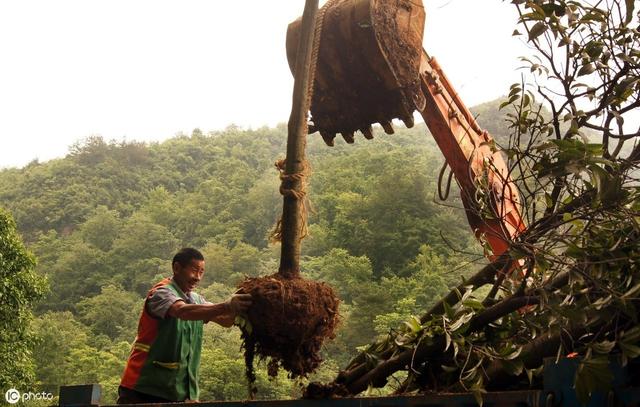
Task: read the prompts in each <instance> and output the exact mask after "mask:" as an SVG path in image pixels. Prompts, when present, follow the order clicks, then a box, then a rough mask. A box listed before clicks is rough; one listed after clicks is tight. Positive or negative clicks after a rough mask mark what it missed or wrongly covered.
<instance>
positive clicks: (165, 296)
mask: <svg viewBox="0 0 640 407" xmlns="http://www.w3.org/2000/svg"><path fill="white" fill-rule="evenodd" d="M178 300H180V301H184V300H183V299H182V298H180V297H178V296H177V295H176V294H175V293H174V292H173V291H171V290H170V289H169V288H167V287H160V288H158V289H157V290H156V291H155V292H154V293H153V294H152V295H151V297H149V298H147V301H146V305H145V307H146V309H147V312H148V313H149V314H150V315H151V316H152V317H154V318H158V319H164V318H165V317H166V316H167V312H168V311H169V308H171V306H172V305H173V304H174V303H175V302H176V301H178Z"/></svg>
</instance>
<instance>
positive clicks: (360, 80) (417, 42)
mask: <svg viewBox="0 0 640 407" xmlns="http://www.w3.org/2000/svg"><path fill="white" fill-rule="evenodd" d="M424 21H425V12H424V7H423V5H422V2H421V1H420V0H339V1H337V2H335V3H333V5H332V6H331V7H330V8H329V9H327V10H326V13H325V16H324V24H323V30H322V37H321V41H320V50H319V56H318V65H317V70H316V80H315V91H314V96H313V100H312V102H311V120H312V121H313V124H314V127H315V129H317V130H319V131H320V133H321V134H322V136H323V138H324V139H325V141H326V142H327V144H332V140H333V137H335V134H336V133H341V134H342V135H343V137H344V138H345V140H346V141H347V142H353V134H354V132H356V131H358V130H360V131H361V132H362V134H364V135H365V137H366V138H371V137H372V134H371V130H370V126H371V124H373V123H380V124H382V125H383V127H384V128H385V130H386V131H387V132H392V131H393V129H392V128H391V120H392V119H394V118H399V119H401V120H403V121H404V122H405V123H406V124H407V125H408V126H409V127H411V125H412V124H413V111H414V110H415V109H416V108H421V107H424V96H423V95H422V92H421V89H420V81H419V67H420V56H421V52H422V35H423V29H424ZM300 27H301V22H300V20H296V21H294V22H293V23H291V24H290V25H289V29H288V30H287V59H288V60H289V66H290V68H291V70H292V71H293V70H294V69H293V67H294V65H295V60H296V53H297V45H298V43H299V37H300Z"/></svg>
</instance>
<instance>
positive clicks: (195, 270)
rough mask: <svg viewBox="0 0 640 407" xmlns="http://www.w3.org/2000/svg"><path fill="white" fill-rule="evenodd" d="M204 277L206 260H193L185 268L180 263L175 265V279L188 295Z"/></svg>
mask: <svg viewBox="0 0 640 407" xmlns="http://www.w3.org/2000/svg"><path fill="white" fill-rule="evenodd" d="M203 275H204V260H196V259H191V262H190V263H189V264H187V265H186V266H185V267H182V265H180V263H177V262H176V263H174V264H173V279H174V280H175V282H176V283H178V286H180V288H181V289H182V291H183V292H184V293H185V294H186V293H189V292H191V291H192V290H193V289H194V288H196V286H197V285H198V283H199V282H200V280H201V279H202V276H203Z"/></svg>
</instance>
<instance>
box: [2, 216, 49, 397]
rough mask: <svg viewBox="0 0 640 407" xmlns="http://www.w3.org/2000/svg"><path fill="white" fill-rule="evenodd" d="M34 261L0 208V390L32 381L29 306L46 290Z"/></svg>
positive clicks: (31, 336)
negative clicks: (36, 270)
mask: <svg viewBox="0 0 640 407" xmlns="http://www.w3.org/2000/svg"><path fill="white" fill-rule="evenodd" d="M35 265H36V261H35V258H34V257H33V255H32V254H31V253H30V252H29V251H27V249H26V248H25V247H24V244H23V243H22V239H21V238H20V236H19V235H18V232H17V231H16V225H15V223H14V221H13V218H12V217H11V215H9V214H8V213H7V212H6V211H5V210H3V209H1V208H0V366H2V369H1V370H0V388H1V389H9V388H17V387H21V386H26V385H27V384H29V383H31V382H32V381H33V378H34V363H33V348H34V343H33V340H34V338H33V334H32V333H31V332H30V331H29V323H30V321H31V319H32V308H33V304H34V303H35V302H36V301H37V300H39V299H40V298H41V297H42V296H43V294H44V293H45V290H46V280H45V279H43V278H42V277H41V276H40V275H38V274H36V272H35Z"/></svg>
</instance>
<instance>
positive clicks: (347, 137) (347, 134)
mask: <svg viewBox="0 0 640 407" xmlns="http://www.w3.org/2000/svg"><path fill="white" fill-rule="evenodd" d="M340 134H342V138H343V139H344V141H346V142H347V143H349V144H353V143H354V141H355V140H354V138H353V132H352V131H346V132H344V133H340Z"/></svg>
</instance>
